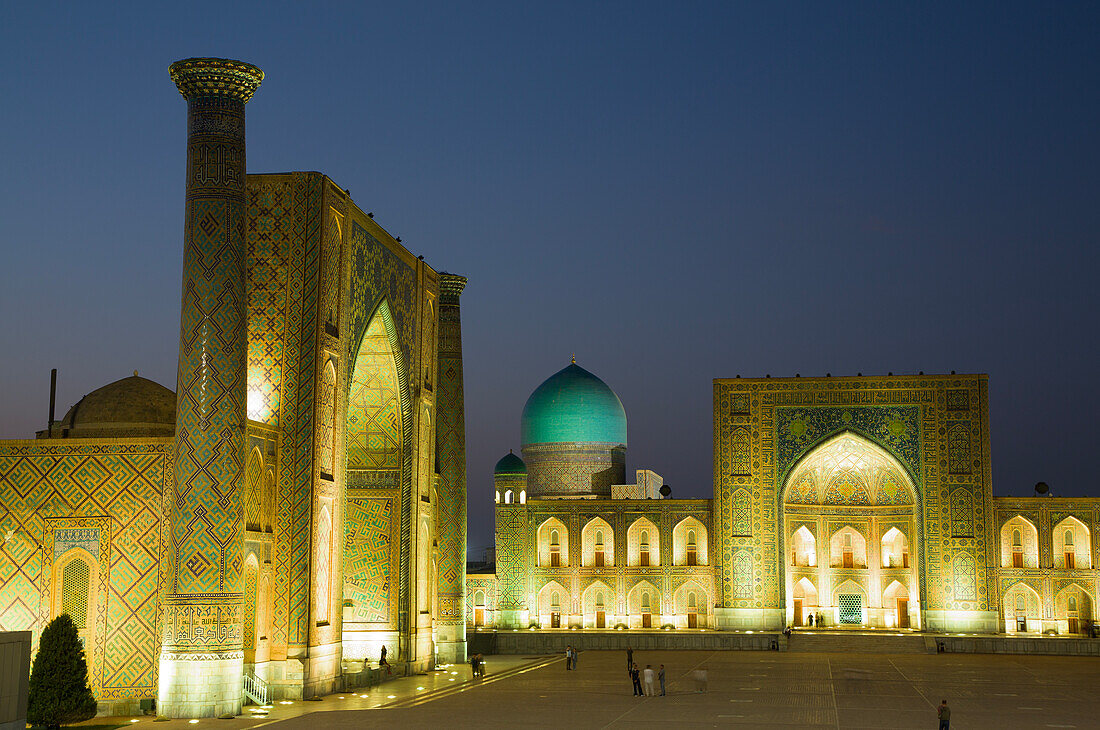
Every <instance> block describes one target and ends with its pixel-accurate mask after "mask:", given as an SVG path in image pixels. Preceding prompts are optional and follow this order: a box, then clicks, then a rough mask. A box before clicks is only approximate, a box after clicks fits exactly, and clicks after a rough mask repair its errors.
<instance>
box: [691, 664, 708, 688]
mask: <svg viewBox="0 0 1100 730" xmlns="http://www.w3.org/2000/svg"><path fill="white" fill-rule="evenodd" d="M694 676H695V691H696V692H698V693H699V694H703V693H704V692H706V691H707V668H706V667H699V668H698V669H696V670H695V672H694Z"/></svg>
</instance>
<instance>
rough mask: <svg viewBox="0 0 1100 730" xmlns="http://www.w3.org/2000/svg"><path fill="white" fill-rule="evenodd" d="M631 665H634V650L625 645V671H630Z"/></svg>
mask: <svg viewBox="0 0 1100 730" xmlns="http://www.w3.org/2000/svg"><path fill="white" fill-rule="evenodd" d="M633 667H634V650H633V649H631V648H630V647H629V646H628V647H626V671H627V672H630V670H631V669H632V668H633Z"/></svg>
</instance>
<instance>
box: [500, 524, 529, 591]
mask: <svg viewBox="0 0 1100 730" xmlns="http://www.w3.org/2000/svg"><path fill="white" fill-rule="evenodd" d="M495 511H496V561H497V568H496V571H497V573H496V574H497V577H498V582H497V595H498V596H499V603H498V604H497V607H498V608H501V609H505V610H511V609H517V608H519V607H520V606H521V605H523V604H524V602H525V601H526V600H527V576H528V573H529V572H530V571H529V570H528V565H529V564H530V563H529V562H528V560H527V552H528V550H527V544H528V542H530V537H529V533H530V528H529V525H528V520H527V510H525V509H523V508H521V507H505V506H498V507H497V508H496V510H495Z"/></svg>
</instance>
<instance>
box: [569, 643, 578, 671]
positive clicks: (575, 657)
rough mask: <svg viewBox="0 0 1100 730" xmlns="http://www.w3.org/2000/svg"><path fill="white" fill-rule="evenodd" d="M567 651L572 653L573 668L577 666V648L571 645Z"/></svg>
mask: <svg viewBox="0 0 1100 730" xmlns="http://www.w3.org/2000/svg"><path fill="white" fill-rule="evenodd" d="M569 651H571V652H572V653H573V669H576V668H577V650H576V649H574V648H573V647H569Z"/></svg>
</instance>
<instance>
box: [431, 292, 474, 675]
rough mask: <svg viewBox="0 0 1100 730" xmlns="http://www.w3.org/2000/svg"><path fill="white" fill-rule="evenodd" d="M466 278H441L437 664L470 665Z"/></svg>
mask: <svg viewBox="0 0 1100 730" xmlns="http://www.w3.org/2000/svg"><path fill="white" fill-rule="evenodd" d="M465 288H466V277H465V276H457V275H455V274H446V273H443V274H440V276H439V376H438V378H439V381H438V382H439V397H438V400H437V401H436V418H437V420H436V451H437V453H438V454H439V457H438V458H439V463H438V469H439V488H438V490H437V495H438V498H437V501H436V508H435V509H436V522H435V524H436V525H437V528H436V529H437V530H439V538H438V539H439V553H438V555H439V563H438V566H437V570H436V591H437V597H438V600H439V613H438V616H437V618H436V622H435V642H436V656H437V660H439V661H443V662H464V661H466V401H465V395H464V393H463V386H462V322H461V317H460V312H459V301H458V298H459V296H460V295H461V294H462V290H463V289H465Z"/></svg>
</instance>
